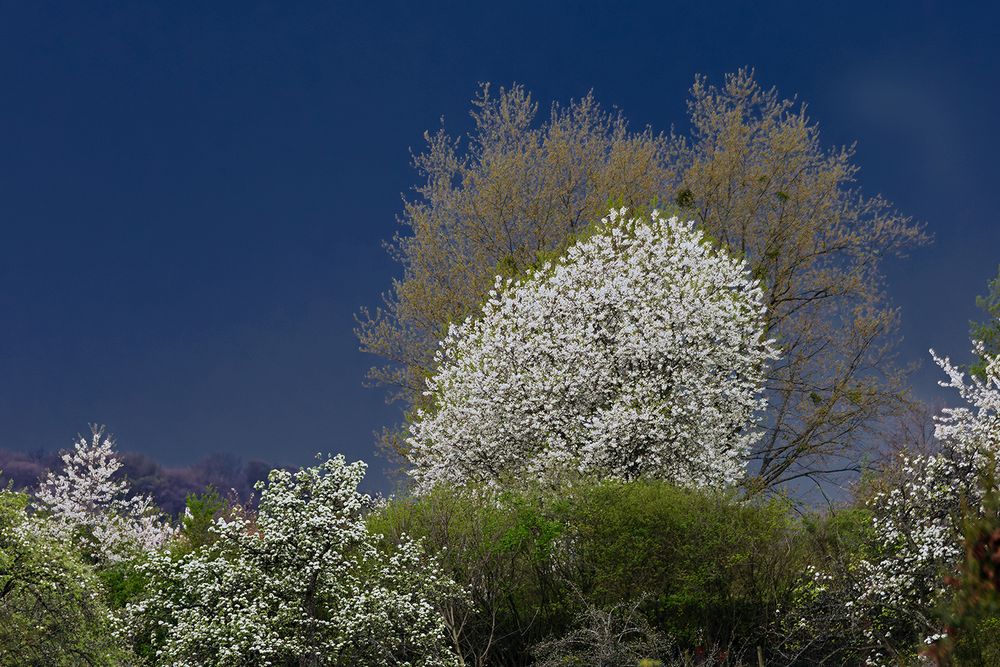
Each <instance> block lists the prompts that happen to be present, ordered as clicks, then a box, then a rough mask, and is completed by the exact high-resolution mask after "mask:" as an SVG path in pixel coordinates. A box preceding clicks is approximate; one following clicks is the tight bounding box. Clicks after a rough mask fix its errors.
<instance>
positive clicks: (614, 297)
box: [408, 209, 775, 489]
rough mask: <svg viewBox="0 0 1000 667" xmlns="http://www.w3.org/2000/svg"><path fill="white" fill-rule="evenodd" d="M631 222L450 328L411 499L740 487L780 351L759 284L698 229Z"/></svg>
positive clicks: (423, 418)
mask: <svg viewBox="0 0 1000 667" xmlns="http://www.w3.org/2000/svg"><path fill="white" fill-rule="evenodd" d="M625 212H626V211H625V209H621V210H612V211H611V213H610V215H609V216H608V217H607V218H605V219H604V220H602V221H601V225H600V226H599V227H598V228H597V230H596V232H595V233H594V234H593V235H591V236H590V237H589V238H586V239H584V240H581V241H579V242H577V243H576V244H575V245H573V246H571V247H570V248H569V249H568V251H567V252H566V253H565V255H564V256H563V257H562V258H560V259H558V260H556V261H555V262H552V263H547V264H545V265H544V266H542V267H541V268H540V269H539V270H538V271H537V272H535V273H534V274H533V275H531V276H529V277H527V278H525V279H523V280H518V281H511V280H501V279H499V278H498V279H497V281H496V284H495V289H493V290H491V291H490V293H489V296H488V299H487V300H486V303H485V305H484V306H483V311H482V315H481V316H480V317H478V318H476V319H471V318H470V319H467V320H465V321H464V322H463V323H461V324H457V325H452V326H451V328H450V330H449V332H448V334H447V336H446V337H445V339H444V340H443V341H442V342H441V349H440V350H439V352H438V354H437V370H436V372H435V373H434V374H433V376H432V377H430V379H429V380H428V383H427V384H428V392H429V395H430V397H431V398H432V399H433V402H434V406H435V407H434V408H433V409H431V410H427V411H419V412H418V413H417V415H416V419H415V421H414V423H413V425H412V427H411V431H410V437H409V440H408V444H409V456H410V459H411V461H412V462H413V464H414V468H413V470H412V474H413V477H414V478H415V480H416V482H417V486H418V488H424V489H426V488H428V487H429V486H432V485H434V484H436V483H439V482H447V483H452V484H463V483H467V482H485V483H492V482H496V481H498V480H500V479H503V478H507V479H513V478H517V477H519V476H540V477H542V478H546V479H547V478H559V477H561V476H564V475H567V474H570V475H575V474H583V475H593V476H597V477H610V478H617V479H624V480H629V479H636V478H642V477H656V478H662V479H667V480H671V481H674V482H677V483H680V484H685V485H725V484H729V483H733V482H735V481H736V480H738V479H739V478H740V477H741V476H742V474H743V472H744V466H745V460H746V456H747V452H748V450H749V448H750V446H751V445H752V444H753V443H754V441H755V440H756V439H757V438H758V433H757V431H756V430H755V429H754V428H753V416H754V413H755V412H756V411H758V410H760V409H761V408H762V407H763V399H762V398H761V388H762V384H763V378H764V375H763V374H764V367H765V364H766V362H767V361H768V360H769V359H771V358H772V357H774V356H775V351H774V348H773V346H772V343H771V341H768V340H765V339H764V338H763V335H762V330H763V327H762V314H763V306H762V303H761V299H762V297H761V289H760V287H759V285H758V284H757V282H756V281H755V280H754V279H753V278H752V277H751V276H750V275H749V274H748V272H747V269H746V265H745V264H744V263H743V262H742V261H740V260H738V259H736V258H733V257H731V256H730V255H728V254H726V253H725V252H723V251H721V250H719V249H717V248H715V247H714V246H713V245H712V244H711V243H709V241H708V240H707V239H706V238H705V236H704V235H703V234H702V232H701V231H699V230H697V229H696V228H694V225H693V223H690V222H682V221H680V220H678V219H677V218H669V219H668V218H664V217H662V216H661V215H660V214H659V213H658V212H656V211H653V213H652V214H651V215H650V216H649V218H648V219H639V218H629V217H626V215H625Z"/></svg>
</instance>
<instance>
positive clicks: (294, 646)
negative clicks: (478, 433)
mask: <svg viewBox="0 0 1000 667" xmlns="http://www.w3.org/2000/svg"><path fill="white" fill-rule="evenodd" d="M364 469H365V466H364V464H362V463H354V464H347V463H345V461H344V459H343V457H335V458H329V459H327V460H325V461H323V462H321V463H320V464H319V465H317V466H314V467H310V468H304V469H302V470H299V471H298V472H296V473H294V474H293V473H291V472H288V471H285V470H274V471H272V472H271V474H270V475H269V477H268V481H267V483H266V484H264V483H262V484H260V485H259V486H258V489H259V491H260V493H261V497H260V506H259V511H258V514H257V516H256V517H255V518H253V519H251V518H250V517H245V516H234V517H231V518H230V519H229V520H227V519H225V518H220V519H218V520H217V521H216V524H215V530H216V531H217V533H218V539H217V541H216V542H215V543H214V544H211V545H208V546H203V547H201V548H199V549H197V550H195V551H193V552H189V553H186V554H183V555H178V556H175V555H171V554H170V553H166V552H155V553H152V554H150V556H149V560H148V562H147V563H146V564H145V565H144V566H143V569H144V572H145V573H146V575H147V576H148V577H149V586H148V589H147V592H146V595H145V596H144V597H143V598H142V599H141V600H138V601H136V602H134V603H132V604H130V605H129V606H128V607H127V608H126V614H125V629H127V630H128V631H129V632H130V634H131V636H132V638H133V641H135V642H136V643H137V644H141V643H143V642H148V643H149V645H150V646H151V649H152V650H151V651H150V654H149V655H148V656H147V657H148V660H149V662H150V663H151V664H163V665H178V664H192V665H193V664H196V665H206V666H209V665H220V666H221V665H247V664H254V665H258V664H261V665H262V664H271V665H288V664H299V665H358V666H361V665H380V666H381V665H414V666H416V665H428V666H429V665H450V664H453V662H454V661H453V658H452V656H451V653H450V652H449V651H448V649H447V645H446V644H445V642H444V632H443V624H442V620H441V615H440V613H439V612H438V611H437V608H438V607H439V606H440V605H441V604H442V603H443V602H444V601H445V600H447V599H448V598H450V597H451V596H454V595H457V594H459V592H458V591H457V590H456V589H455V587H454V585H453V584H452V582H451V581H450V580H448V579H447V578H446V577H444V576H443V575H442V574H441V572H440V570H439V569H438V567H437V566H436V564H435V563H434V561H433V560H432V559H429V558H428V557H427V556H425V554H424V552H423V550H422V548H421V547H420V545H419V544H418V543H416V542H413V541H410V540H408V539H401V540H400V541H399V542H398V544H396V545H395V548H394V549H393V550H391V551H386V550H380V549H379V548H377V542H378V539H379V538H378V536H377V535H374V534H372V533H370V532H369V531H368V530H367V528H366V526H365V523H364V519H363V517H362V513H363V512H364V511H365V510H366V509H368V508H369V507H370V504H371V500H370V498H369V497H368V496H365V495H363V494H361V493H359V492H358V491H357V486H358V483H359V482H360V481H361V478H362V477H363V475H364Z"/></svg>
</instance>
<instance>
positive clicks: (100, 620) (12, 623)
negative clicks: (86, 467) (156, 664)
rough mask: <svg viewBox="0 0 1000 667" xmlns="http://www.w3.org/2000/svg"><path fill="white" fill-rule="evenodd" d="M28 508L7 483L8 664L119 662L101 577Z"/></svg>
mask: <svg viewBox="0 0 1000 667" xmlns="http://www.w3.org/2000/svg"><path fill="white" fill-rule="evenodd" d="M27 509H28V497H27V496H25V495H23V494H18V493H13V492H12V491H10V490H9V489H8V490H0V664H3V665H9V666H10V667H19V666H22V665H23V666H25V667H27V666H29V665H52V666H53V667H56V666H62V665H65V666H73V665H83V664H86V665H116V664H119V663H118V659H119V658H120V657H122V656H121V654H120V651H119V650H118V648H117V647H116V646H115V644H114V642H113V641H112V640H111V634H110V632H109V625H108V615H107V609H106V608H105V607H104V606H103V601H102V599H101V596H100V591H101V586H100V582H99V581H98V579H97V578H96V576H95V575H94V573H93V571H92V569H91V568H90V566H88V565H87V564H86V563H84V562H83V561H82V560H81V559H80V557H79V556H78V555H77V554H76V553H74V550H73V549H72V548H71V547H70V546H69V545H67V544H65V543H62V542H60V541H58V540H57V539H55V538H53V537H52V535H51V532H50V531H49V530H48V529H47V528H46V527H45V526H44V525H43V523H42V522H43V521H44V520H43V519H42V518H40V517H37V516H32V515H30V514H29V513H28V511H27Z"/></svg>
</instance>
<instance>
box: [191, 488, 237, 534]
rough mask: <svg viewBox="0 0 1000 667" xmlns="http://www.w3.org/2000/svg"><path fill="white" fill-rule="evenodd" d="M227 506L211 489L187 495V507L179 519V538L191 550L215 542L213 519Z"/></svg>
mask: <svg viewBox="0 0 1000 667" xmlns="http://www.w3.org/2000/svg"><path fill="white" fill-rule="evenodd" d="M228 506H229V504H228V503H227V502H226V500H225V499H224V498H223V497H222V496H220V495H219V492H218V491H216V490H215V488H213V487H211V486H210V487H208V488H207V489H205V491H203V492H202V493H198V494H194V493H192V494H188V497H187V506H186V507H185V508H184V516H183V517H182V518H181V527H180V536H181V537H182V538H183V539H184V540H185V541H186V543H187V546H188V547H189V548H191V549H198V548H199V547H203V546H206V545H209V544H212V543H213V542H215V539H216V535H215V533H214V532H213V531H212V526H214V525H215V519H216V518H217V517H218V516H219V514H220V513H221V512H222V511H223V510H225V509H226V508H227V507H228Z"/></svg>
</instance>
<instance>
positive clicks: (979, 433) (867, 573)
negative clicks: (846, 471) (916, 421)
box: [796, 353, 1000, 665]
mask: <svg viewBox="0 0 1000 667" xmlns="http://www.w3.org/2000/svg"><path fill="white" fill-rule="evenodd" d="M932 354H933V353H932ZM934 358H935V360H936V361H937V362H938V364H939V365H940V366H941V368H942V369H943V370H944V371H945V373H946V374H947V375H948V382H943V383H942V385H943V386H947V387H951V388H953V389H955V390H957V391H958V393H959V395H960V396H961V397H962V398H963V399H964V400H965V401H966V406H965V407H959V408H945V409H944V410H943V411H942V413H941V415H940V416H938V418H937V420H936V429H935V435H936V437H937V439H938V441H939V447H940V450H939V451H938V452H936V453H930V454H917V455H907V454H905V453H904V454H903V455H902V457H901V459H900V466H899V469H898V471H897V472H896V474H895V475H892V476H890V477H889V478H888V480H887V482H888V483H886V484H884V488H883V489H882V490H880V491H879V492H877V493H875V494H874V495H873V496H872V498H871V499H870V500H869V503H868V504H869V507H870V510H871V512H872V517H873V520H872V529H873V533H874V534H873V536H872V540H871V543H870V544H869V545H867V553H864V554H863V555H861V557H859V558H856V559H854V560H853V561H849V562H847V563H843V564H841V565H840V567H839V569H838V570H833V571H831V569H830V568H829V566H827V567H826V568H825V569H824V568H819V569H818V570H817V571H816V572H814V573H813V575H812V577H811V581H808V580H807V581H806V582H805V583H804V585H803V586H804V594H803V595H802V597H801V599H800V604H801V605H802V606H801V608H800V610H799V612H798V613H797V614H796V615H799V614H801V620H800V623H799V625H800V627H799V631H800V634H801V635H803V636H806V637H808V636H809V635H816V634H817V633H819V634H828V633H830V632H831V628H834V630H833V631H834V633H835V634H837V636H839V637H850V636H851V633H852V631H858V632H857V634H856V635H855V637H854V641H853V642H852V643H853V650H855V651H857V652H858V653H859V654H860V655H862V656H863V657H864V658H865V660H866V664H872V665H876V664H878V665H882V664H885V665H891V664H896V663H898V662H899V661H900V660H907V659H912V657H913V655H914V652H915V651H916V649H917V647H918V646H921V647H924V648H925V649H926V648H927V647H930V648H931V649H934V647H935V645H936V644H937V643H938V642H939V641H940V640H942V639H944V638H945V637H946V636H947V632H946V629H945V627H944V623H943V622H942V620H941V619H940V617H939V616H938V615H937V614H935V613H934V610H935V608H936V607H939V606H941V605H945V604H949V603H950V600H951V596H952V594H953V591H952V589H951V588H950V587H948V586H946V584H945V581H946V577H948V576H953V575H954V574H955V573H956V571H957V570H958V569H959V567H960V565H961V561H962V556H963V553H964V551H965V549H964V547H963V543H962V517H963V514H968V512H969V511H971V512H973V513H974V514H975V515H976V516H981V515H982V514H983V513H984V508H983V499H984V494H985V491H986V489H985V488H984V487H983V486H982V484H981V480H982V479H983V477H982V475H983V472H984V471H985V470H987V469H988V468H989V466H991V465H992V462H993V461H994V460H995V459H996V457H997V455H998V453H1000V357H992V358H990V359H989V360H988V363H987V365H986V376H985V379H980V378H978V377H972V378H971V381H970V382H966V380H965V377H964V375H963V374H962V372H961V371H960V370H958V368H956V367H955V366H954V365H952V364H951V362H949V361H948V360H947V359H942V358H940V357H937V355H934ZM963 508H965V510H963ZM834 564H836V563H834ZM838 606H840V607H842V608H844V609H845V610H848V612H847V613H846V614H844V615H842V616H840V617H837V618H834V617H831V616H830V615H828V614H826V613H820V612H818V611H817V610H822V609H827V610H829V609H831V608H833V609H836V608H837V607H838ZM803 641H805V640H803ZM803 641H800V642H799V643H800V644H801V643H803ZM808 641H810V642H812V641H815V640H813V639H810V640H808ZM844 641H845V643H846V646H845V647H844V648H845V649H846V648H847V647H848V646H850V643H847V642H848V641H849V640H846V639H845V640H844Z"/></svg>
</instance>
